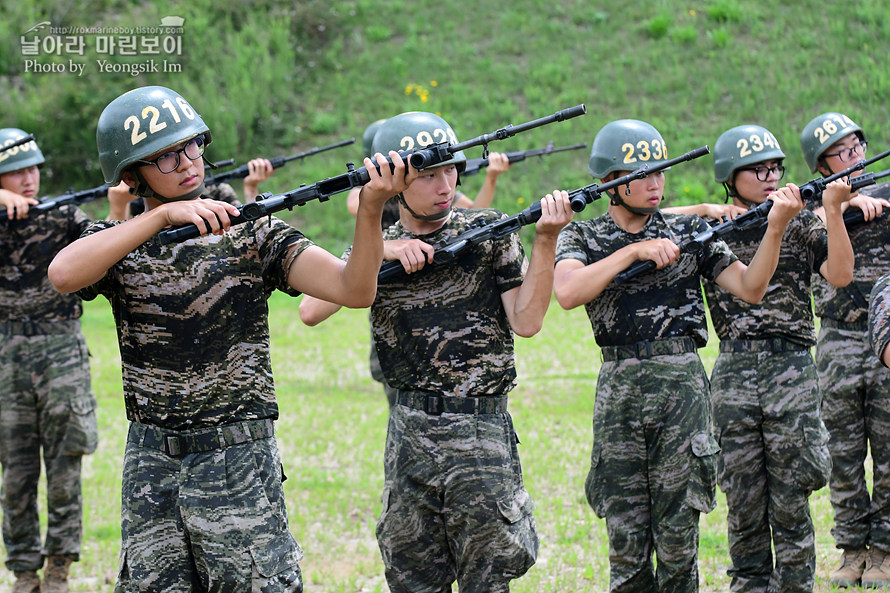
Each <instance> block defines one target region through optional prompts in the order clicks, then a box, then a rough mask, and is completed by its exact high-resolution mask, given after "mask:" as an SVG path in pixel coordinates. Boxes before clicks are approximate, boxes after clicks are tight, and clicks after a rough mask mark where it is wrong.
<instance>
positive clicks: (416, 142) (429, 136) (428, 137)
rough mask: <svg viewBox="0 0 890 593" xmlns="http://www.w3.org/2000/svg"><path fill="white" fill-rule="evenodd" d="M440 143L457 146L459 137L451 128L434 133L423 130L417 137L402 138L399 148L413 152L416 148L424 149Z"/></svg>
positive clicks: (436, 130)
mask: <svg viewBox="0 0 890 593" xmlns="http://www.w3.org/2000/svg"><path fill="white" fill-rule="evenodd" d="M440 142H450V143H452V144H457V136H456V135H455V134H454V131H453V130H452V129H451V128H448V129H447V130H443V129H442V128H436V129H435V130H433V131H432V132H428V131H426V130H421V131H420V132H418V133H417V136H416V137H413V136H402V139H401V140H400V141H399V148H400V149H402V150H413V149H414V147H415V146H420V147H421V148H423V147H425V146H429V145H430V144H438V143H440Z"/></svg>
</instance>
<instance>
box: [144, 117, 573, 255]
mask: <svg viewBox="0 0 890 593" xmlns="http://www.w3.org/2000/svg"><path fill="white" fill-rule="evenodd" d="M584 113H587V108H586V107H585V106H584V105H583V104H581V105H577V106H575V107H570V108H568V109H563V110H561V111H557V112H556V113H555V114H553V115H550V116H547V117H543V118H539V119H536V120H533V121H531V122H527V123H524V124H520V125H519V126H515V127H514V126H512V125H511V126H507V127H506V128H501V129H500V130H497V131H496V132H493V133H491V134H484V135H482V136H478V137H476V138H473V139H472V140H467V141H466V142H461V143H459V144H448V143H447V142H442V143H440V144H431V145H429V146H427V147H425V148H422V149H420V150H413V151H411V150H409V151H400V152H399V153H398V154H399V155H400V156H401V157H402V159H407V160H408V162H409V163H410V165H411V166H412V167H414V168H415V169H417V170H422V169H426V168H428V167H432V166H434V165H437V164H438V163H443V162H445V161H447V160H448V159H450V158H451V155H452V154H454V153H456V152H459V151H461V150H465V149H467V148H471V147H473V146H478V145H480V144H481V145H484V146H487V144H488V143H489V142H492V141H494V140H500V139H502V138H509V137H510V136H512V135H514V134H517V133H519V132H524V131H525V130H528V129H531V128H536V127H538V126H542V125H545V124H549V123H553V122H557V121H563V120H565V119H569V118H570V117H575V116H578V115H583V114H584ZM386 160H387V162H388V163H389V166H390V170H393V164H392V160H391V159H389V158H388V157H387V159H386ZM374 166H375V167H378V165H376V164H375V165H374ZM346 168H347V172H346V173H343V174H341V175H338V176H337V177H330V178H328V179H324V180H322V181H318V182H316V183H313V184H312V185H304V186H301V187H299V188H297V189H295V190H292V191H289V192H286V193H283V194H277V195H273V194H270V193H265V194H261V195H259V196H257V200H256V202H250V203H247V204H243V205H241V206H239V207H238V212H239V215H238V216H235V217H230V221H231V224H240V223H243V222H248V221H251V220H257V219H259V218H262V217H264V216H269V215H271V214H273V213H275V212H279V211H281V210H291V209H293V207H294V206H303V205H304V204H306V203H308V202H310V201H312V200H318V201H319V202H325V201H327V200H329V199H330V197H331V196H333V195H335V194H338V193H341V192H345V191H349V190H350V189H352V188H353V187H359V186H361V185H364V184H366V183H367V182H368V181H370V180H371V177H370V175H369V173H368V170H367V169H366V168H365V167H359V168H358V169H356V168H355V167H354V166H353V164H352V163H348V164H347V165H346ZM200 235H201V231H200V230H198V227H197V226H195V225H194V224H188V225H183V226H179V227H174V228H171V229H167V230H164V231H161V232H160V233H159V234H158V239H159V241H160V242H161V244H167V243H173V242H181V241H186V240H188V239H192V238H194V237H198V236H200Z"/></svg>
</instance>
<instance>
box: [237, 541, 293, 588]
mask: <svg viewBox="0 0 890 593" xmlns="http://www.w3.org/2000/svg"><path fill="white" fill-rule="evenodd" d="M250 555H251V557H252V558H253V565H254V570H255V571H256V572H255V573H254V574H253V577H252V578H253V579H254V581H255V582H254V589H253V590H255V591H264V592H266V593H300V592H301V591H303V575H302V572H301V571H300V565H299V558H300V557H302V551H301V550H300V549H299V546H298V545H297V543H296V542H295V541H293V540H291V541H284V540H283V541H281V542H280V543H279V544H278V545H273V546H255V547H252V548H251V549H250Z"/></svg>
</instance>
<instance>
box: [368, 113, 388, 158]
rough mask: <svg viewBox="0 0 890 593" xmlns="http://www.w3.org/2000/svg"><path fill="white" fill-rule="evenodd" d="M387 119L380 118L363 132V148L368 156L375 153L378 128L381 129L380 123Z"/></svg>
mask: <svg viewBox="0 0 890 593" xmlns="http://www.w3.org/2000/svg"><path fill="white" fill-rule="evenodd" d="M385 121H386V120H385V119H378V120H377V121H375V122H373V123H372V124H371V125H370V126H368V127H367V128H365V133H364V134H362V149H363V150H364V151H365V156H366V157H370V156H371V155H373V154H374V136H375V135H376V134H377V130H379V129H380V125H381V124H382V123H383V122H385Z"/></svg>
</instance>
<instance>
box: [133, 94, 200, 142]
mask: <svg viewBox="0 0 890 593" xmlns="http://www.w3.org/2000/svg"><path fill="white" fill-rule="evenodd" d="M176 104H177V105H178V106H179V110H177V109H176V105H174V104H173V102H172V101H170V99H169V98H168V99H164V102H163V103H161V107H162V108H163V109H166V110H167V111H169V112H170V116H171V117H172V118H173V123H177V124H178V123H180V122H182V118H181V117H180V116H179V111H182V115H184V116H185V117H186V119H190V120H192V119H195V112H194V111H193V110H192V108H191V106H190V105H189V104H188V103H186V101H185V99H183V98H182V97H176ZM141 116H142V120H143V121H144V120H148V133H146V132H143V131H140V129H139V128H140V120H139V118H137V117H136V116H135V115H131V116H129V117H127V119H125V120H124V129H125V130H130V144H131V145H133V146H135V145H137V144H139V143H140V142H142V141H143V140H145V139H146V138H147V137H148V134H154V133H156V132H160V131H161V130H163V129H164V128H166V127H167V122H165V121H160V119H161V112H160V111H159V110H158V108H157V107H155V106H154V105H146V106H145V107H143V108H142V112H141ZM131 128H132V129H131Z"/></svg>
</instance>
